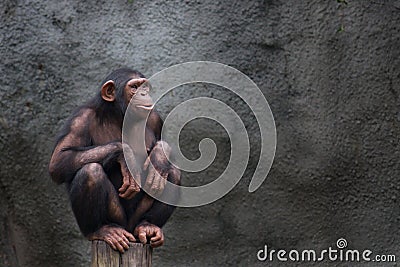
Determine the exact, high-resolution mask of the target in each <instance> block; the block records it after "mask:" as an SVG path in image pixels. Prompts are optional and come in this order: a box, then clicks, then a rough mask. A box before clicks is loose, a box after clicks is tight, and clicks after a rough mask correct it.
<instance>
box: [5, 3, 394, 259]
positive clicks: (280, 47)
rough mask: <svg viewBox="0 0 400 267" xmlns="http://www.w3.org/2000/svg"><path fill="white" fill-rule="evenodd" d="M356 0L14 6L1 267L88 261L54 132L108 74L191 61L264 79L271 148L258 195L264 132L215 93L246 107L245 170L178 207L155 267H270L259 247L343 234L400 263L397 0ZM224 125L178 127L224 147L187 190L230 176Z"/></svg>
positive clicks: (10, 12)
mask: <svg viewBox="0 0 400 267" xmlns="http://www.w3.org/2000/svg"><path fill="white" fill-rule="evenodd" d="M348 3H349V4H348V5H344V4H339V3H337V1H335V0H329V1H307V2H305V1H272V0H271V1H269V0H266V1H218V0H217V1H215V0H214V1H144V0H134V1H127V0H118V1H77V0H73V1H38V0H32V1H21V0H18V1H14V0H4V1H3V3H2V5H1V6H0V14H1V15H0V25H1V27H0V40H1V46H0V55H1V64H0V82H1V86H0V103H1V105H0V108H1V113H0V129H1V130H0V151H1V156H0V164H1V165H0V166H1V167H0V265H1V266H87V264H88V261H89V259H90V256H89V242H87V241H85V240H84V239H83V238H82V237H81V235H80V233H79V230H78V228H77V225H76V223H75V219H74V218H73V215H72V212H71V209H70V207H69V203H68V200H67V196H66V193H65V191H64V188H63V186H57V185H55V184H54V183H53V182H52V181H51V179H50V177H49V176H48V174H47V164H48V161H49V159H50V154H51V151H52V147H53V140H54V136H55V135H56V132H57V131H58V129H59V128H60V126H61V125H62V124H63V122H64V120H65V118H66V117H67V116H68V115H69V114H70V112H71V111H72V109H73V108H75V107H76V106H78V105H79V104H81V103H83V102H84V101H85V100H86V99H88V98H90V97H91V96H92V95H93V94H94V92H95V91H96V90H97V89H98V85H99V82H100V81H101V80H102V78H103V77H104V76H105V75H106V74H107V73H108V72H109V71H110V70H111V69H114V68H116V67H119V66H124V65H126V66H131V67H134V68H137V69H139V70H141V71H142V72H143V73H144V74H145V75H147V76H151V75H152V74H154V73H155V72H157V71H160V70H162V69H164V68H166V67H169V66H171V65H173V64H177V63H182V62H187V61H193V60H209V61H216V62H220V63H224V64H228V65H230V66H232V67H235V68H237V69H239V70H240V71H242V72H244V73H245V74H247V75H248V76H249V77H250V78H252V79H253V80H254V82H256V84H257V85H258V86H259V87H260V89H261V90H262V91H263V93H264V95H265V97H266V98H267V99H268V101H269V104H270V106H271V109H272V112H273V114H274V117H275V121H276V125H277V136H278V145H277V152H276V157H275V161H274V164H273V167H272V170H271V172H270V174H269V176H268V178H267V180H266V182H265V183H264V184H263V185H262V187H261V188H260V189H259V190H258V191H256V192H255V193H252V194H249V193H248V192H247V186H248V182H249V180H250V177H251V174H252V171H254V168H255V166H256V163H257V157H258V153H259V149H258V147H257V144H258V142H259V140H260V139H259V132H258V130H257V129H258V128H257V125H255V121H254V117H252V116H251V115H249V114H248V108H247V107H246V106H245V105H244V104H243V103H242V102H241V101H240V100H237V99H234V98H232V95H230V94H229V93H228V92H226V91H224V90H220V91H216V92H215V97H217V98H225V99H227V101H228V102H229V103H237V105H236V110H237V112H238V113H239V114H241V115H242V119H243V120H244V121H245V123H246V126H248V129H249V131H250V137H251V144H252V154H251V162H250V164H249V167H248V170H247V172H246V175H245V177H244V179H243V180H242V181H241V182H240V183H239V185H238V186H237V187H236V188H235V189H234V190H232V192H230V193H229V194H228V195H227V196H225V197H224V198H223V199H221V200H219V201H217V202H215V203H212V204H210V205H207V206H204V207H198V208H191V209H189V208H179V209H177V210H176V212H175V213H174V215H173V216H172V218H171V220H170V221H169V222H168V223H167V225H166V226H165V234H166V238H167V240H166V244H165V246H164V247H162V248H160V249H157V250H156V251H155V253H154V254H155V256H154V265H155V266H188V265H190V266H231V265H239V266H254V265H260V266H265V265H266V264H267V263H266V262H258V261H257V257H256V253H257V251H258V250H259V249H261V248H262V247H263V246H264V245H265V244H267V245H268V246H269V248H271V249H287V250H290V249H299V250H302V249H315V250H317V251H318V250H322V249H326V248H327V247H329V246H332V247H335V243H336V240H337V239H338V238H340V237H344V238H346V240H347V241H348V243H349V247H350V248H352V249H359V250H363V249H370V250H372V251H374V253H376V254H379V253H381V254H384V253H386V254H396V253H397V258H398V260H400V254H398V251H399V250H400V247H399V237H400V234H399V227H398V225H399V220H400V217H399V215H400V209H399V198H400V193H399V192H400V181H399V176H400V164H399V162H400V161H399V158H400V150H399V143H400V142H399V141H400V140H399V139H400V138H399V136H400V88H399V84H400V76H399V70H400V65H399V63H400V53H399V51H400V50H399V43H400V40H399V39H400V26H399V25H400V15H399V14H400V13H399V12H400V2H399V1H352V0H348ZM341 26H343V27H344V31H341V32H338V29H339V28H340V27H341ZM196 94H200V95H213V94H214V93H210V92H209V90H203V91H201V90H200V91H196V90H186V91H185V90H178V91H177V93H176V94H175V95H173V96H171V97H170V98H169V99H165V100H164V101H163V108H161V111H162V112H163V114H164V115H165V114H166V113H167V112H168V110H170V109H171V108H172V107H173V104H176V103H179V101H180V100H184V99H188V98H190V97H192V96H194V95H196ZM215 129H217V130H215ZM218 129H219V128H218V127H217V128H215V125H214V124H213V123H211V122H209V121H202V120H199V121H198V122H193V124H192V125H188V127H187V129H186V130H185V131H184V132H183V133H182V136H183V138H182V140H183V141H182V145H183V147H184V148H185V149H186V150H187V151H189V152H188V153H189V154H192V155H194V156H196V155H197V154H196V153H198V151H197V146H198V141H199V140H201V137H207V136H210V134H209V132H211V137H213V138H214V139H215V140H216V141H217V142H218V147H219V148H220V150H219V153H220V154H219V158H218V160H217V161H216V162H215V164H213V165H212V166H211V168H210V169H209V170H208V171H207V172H206V173H201V174H198V175H191V174H185V175H184V179H185V180H186V181H193V183H196V182H198V181H208V179H210V177H211V178H212V177H215V175H217V174H219V173H220V172H221V171H222V170H223V168H224V166H225V164H226V158H227V157H228V156H229V146H227V145H226V144H228V143H229V140H227V136H226V135H225V134H224V132H223V130H222V129H219V130H218ZM211 130H213V131H211ZM211 180H212V179H211ZM329 264H332V263H330V262H327V261H326V262H323V263H322V264H321V263H319V264H315V265H319V266H320V265H329ZM336 264H338V263H337V262H336ZM342 264H343V266H346V264H345V263H342ZM274 265H280V264H279V262H277V261H276V260H275V262H274ZM282 265H284V266H286V264H284V263H282ZM301 265H304V266H310V265H312V264H310V263H309V262H308V263H307V262H306V263H302V264H301ZM339 265H340V264H339ZM352 266H354V265H352ZM371 266H374V265H372V264H371Z"/></svg>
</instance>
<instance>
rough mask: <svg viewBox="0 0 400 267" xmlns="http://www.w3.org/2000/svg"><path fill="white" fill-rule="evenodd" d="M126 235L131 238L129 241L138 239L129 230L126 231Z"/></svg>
mask: <svg viewBox="0 0 400 267" xmlns="http://www.w3.org/2000/svg"><path fill="white" fill-rule="evenodd" d="M124 235H125V236H126V237H127V238H128V239H129V241H131V242H135V241H136V238H135V237H134V236H133V235H132V234H131V233H129V232H128V231H124Z"/></svg>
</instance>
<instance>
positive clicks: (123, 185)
mask: <svg viewBox="0 0 400 267" xmlns="http://www.w3.org/2000/svg"><path fill="white" fill-rule="evenodd" d="M128 187H129V183H123V184H122V186H121V187H120V188H119V189H118V192H120V193H123V192H125V191H126V189H128Z"/></svg>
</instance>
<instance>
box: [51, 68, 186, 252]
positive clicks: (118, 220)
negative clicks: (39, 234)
mask: <svg viewBox="0 0 400 267" xmlns="http://www.w3.org/2000/svg"><path fill="white" fill-rule="evenodd" d="M130 101H131V102H132V103H131V104H130V105H129V102H130ZM128 105H129V109H128V111H127V108H128ZM125 112H131V114H133V118H134V119H135V121H134V123H133V125H132V127H131V131H130V135H131V136H132V138H133V139H135V138H136V139H137V140H136V141H135V142H133V144H140V142H142V143H141V144H142V147H143V144H144V142H145V145H146V150H147V151H144V149H140V148H139V146H140V145H138V146H136V145H128V144H125V143H122V141H121V140H122V138H121V137H122V124H123V119H124V115H125ZM146 119H147V120H146ZM144 123H146V125H145V129H146V130H145V134H144V136H143V133H142V134H140V133H139V132H140V131H139V130H138V129H140V125H142V126H144ZM161 128H162V120H161V118H160V116H159V115H158V113H157V112H156V110H155V109H154V104H153V101H152V99H151V97H150V95H149V86H148V81H147V79H146V78H145V77H144V76H143V74H141V73H140V72H139V71H136V70H133V69H130V68H121V69H117V70H115V71H113V72H112V73H111V74H109V75H108V76H107V77H106V78H105V80H104V81H103V82H102V85H101V89H100V91H99V92H98V93H97V94H96V96H95V97H93V98H92V99H91V100H89V102H88V103H86V104H85V105H83V106H81V107H79V108H78V109H77V110H76V111H75V112H74V113H73V114H72V116H71V117H70V118H69V119H68V120H67V122H66V123H65V125H64V127H63V129H62V130H61V132H60V134H59V136H58V137H57V140H56V145H55V148H54V151H53V154H52V157H51V160H50V164H49V173H50V176H51V177H52V179H53V180H54V181H55V182H56V183H58V184H61V183H65V184H66V185H67V191H68V193H69V197H70V201H71V206H72V210H73V212H74V214H75V217H76V220H77V223H78V225H79V228H80V230H81V231H82V233H83V234H84V236H85V237H86V238H88V239H89V240H95V239H98V240H104V241H105V242H107V243H108V244H109V245H110V246H111V247H112V248H113V249H115V250H119V251H120V252H124V250H126V249H128V248H129V241H131V242H134V241H136V239H135V237H134V236H136V237H138V238H139V240H140V242H142V243H146V242H148V241H149V242H150V244H151V246H152V247H158V246H161V245H162V244H163V243H164V235H163V232H162V230H161V227H162V226H163V225H164V224H165V223H166V221H167V220H168V218H169V217H170V216H171V214H172V212H173V210H174V207H173V206H171V205H167V204H165V203H162V202H160V201H157V200H155V199H154V198H152V197H151V196H150V195H148V194H147V193H146V192H144V191H143V189H141V187H140V183H141V182H140V181H143V186H144V187H145V189H146V191H147V192H152V193H154V194H162V193H163V190H164V186H165V184H166V181H167V180H168V181H170V182H172V183H174V184H177V185H179V184H180V171H179V169H177V168H176V167H175V166H173V165H172V164H170V163H169V161H168V157H169V156H170V155H169V154H170V152H171V148H170V147H169V146H168V144H167V143H166V142H165V141H161V140H160V138H161ZM142 129H144V127H143V128H142ZM142 132H143V130H142ZM139 139H142V140H139ZM123 150H125V152H126V153H125V155H128V156H127V158H128V157H129V160H130V161H133V162H134V163H135V164H134V166H136V167H133V169H131V171H132V172H130V171H129V170H128V167H127V164H126V161H125V158H124V153H123ZM143 154H144V155H143ZM127 160H128V159H127ZM150 162H151V164H149V163H150ZM136 181H138V182H136Z"/></svg>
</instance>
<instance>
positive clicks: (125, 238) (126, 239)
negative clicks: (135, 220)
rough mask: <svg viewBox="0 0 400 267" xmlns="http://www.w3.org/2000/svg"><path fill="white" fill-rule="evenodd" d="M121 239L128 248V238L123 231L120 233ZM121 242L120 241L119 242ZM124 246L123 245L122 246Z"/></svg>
mask: <svg viewBox="0 0 400 267" xmlns="http://www.w3.org/2000/svg"><path fill="white" fill-rule="evenodd" d="M120 236H121V239H122V241H123V242H124V243H125V244H126V245H127V247H126V249H128V248H129V240H128V238H127V237H126V236H125V235H124V233H123V232H122V233H121V235H120ZM120 243H121V242H120ZM124 247H125V246H124Z"/></svg>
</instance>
